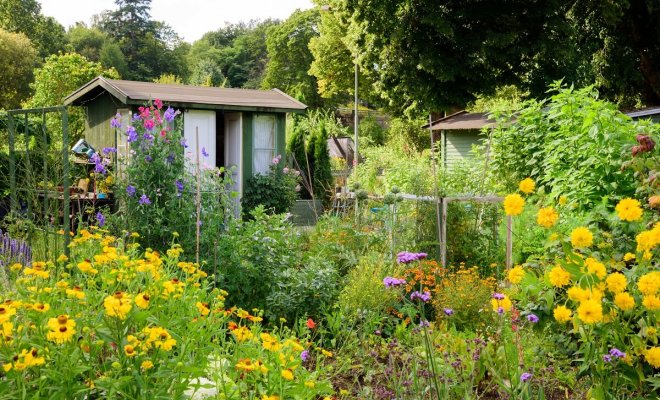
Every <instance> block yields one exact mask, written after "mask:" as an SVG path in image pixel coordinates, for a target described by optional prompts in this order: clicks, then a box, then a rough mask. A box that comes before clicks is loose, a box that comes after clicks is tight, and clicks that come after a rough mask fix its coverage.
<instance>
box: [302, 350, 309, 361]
mask: <svg viewBox="0 0 660 400" xmlns="http://www.w3.org/2000/svg"><path fill="white" fill-rule="evenodd" d="M300 359H301V360H303V361H307V360H308V359H309V351H308V350H303V352H302V353H300Z"/></svg>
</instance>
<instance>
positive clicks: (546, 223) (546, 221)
mask: <svg viewBox="0 0 660 400" xmlns="http://www.w3.org/2000/svg"><path fill="white" fill-rule="evenodd" d="M558 219H559V215H558V214H557V211H555V209H554V208H552V207H545V208H541V209H540V210H539V212H538V214H536V223H537V224H539V225H541V226H542V227H544V228H552V227H553V226H554V225H555V224H556V223H557V220H558Z"/></svg>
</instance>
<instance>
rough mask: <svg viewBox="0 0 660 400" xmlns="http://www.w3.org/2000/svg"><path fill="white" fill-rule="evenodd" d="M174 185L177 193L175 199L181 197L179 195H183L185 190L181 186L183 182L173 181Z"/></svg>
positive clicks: (183, 186)
mask: <svg viewBox="0 0 660 400" xmlns="http://www.w3.org/2000/svg"><path fill="white" fill-rule="evenodd" d="M174 185H175V186H176V192H177V194H176V195H177V197H181V194H182V193H183V189H184V188H185V185H184V184H183V182H181V181H180V180H178V179H177V180H176V181H174Z"/></svg>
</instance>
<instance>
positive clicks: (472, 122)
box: [423, 110, 495, 131]
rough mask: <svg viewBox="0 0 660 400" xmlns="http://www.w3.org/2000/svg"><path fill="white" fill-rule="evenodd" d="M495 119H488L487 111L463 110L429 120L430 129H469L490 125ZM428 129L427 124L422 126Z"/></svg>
mask: <svg viewBox="0 0 660 400" xmlns="http://www.w3.org/2000/svg"><path fill="white" fill-rule="evenodd" d="M494 124H495V120H492V119H489V118H488V114H487V113H469V112H467V111H465V110H463V111H459V112H457V113H454V114H451V115H448V116H446V117H444V118H440V119H436V120H435V121H433V122H431V130H433V131H441V130H470V129H481V128H484V127H488V126H492V125H494ZM423 128H424V129H429V124H426V125H424V126H423Z"/></svg>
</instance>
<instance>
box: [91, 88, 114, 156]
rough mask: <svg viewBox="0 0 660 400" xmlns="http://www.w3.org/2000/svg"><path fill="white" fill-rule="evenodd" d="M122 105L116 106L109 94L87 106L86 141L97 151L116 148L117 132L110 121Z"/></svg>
mask: <svg viewBox="0 0 660 400" xmlns="http://www.w3.org/2000/svg"><path fill="white" fill-rule="evenodd" d="M117 108H121V105H117V104H115V101H114V98H113V97H112V96H111V95H110V94H108V93H107V92H106V93H104V94H103V95H101V96H99V97H98V98H97V99H95V100H94V101H91V102H89V103H88V104H87V106H86V109H87V118H86V122H85V139H86V140H87V142H88V143H89V144H91V145H92V147H94V148H95V149H97V150H99V151H100V150H101V149H103V148H104V147H115V145H116V143H115V131H114V128H112V127H111V126H110V120H111V119H112V118H113V117H114V116H115V114H116V113H117Z"/></svg>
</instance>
